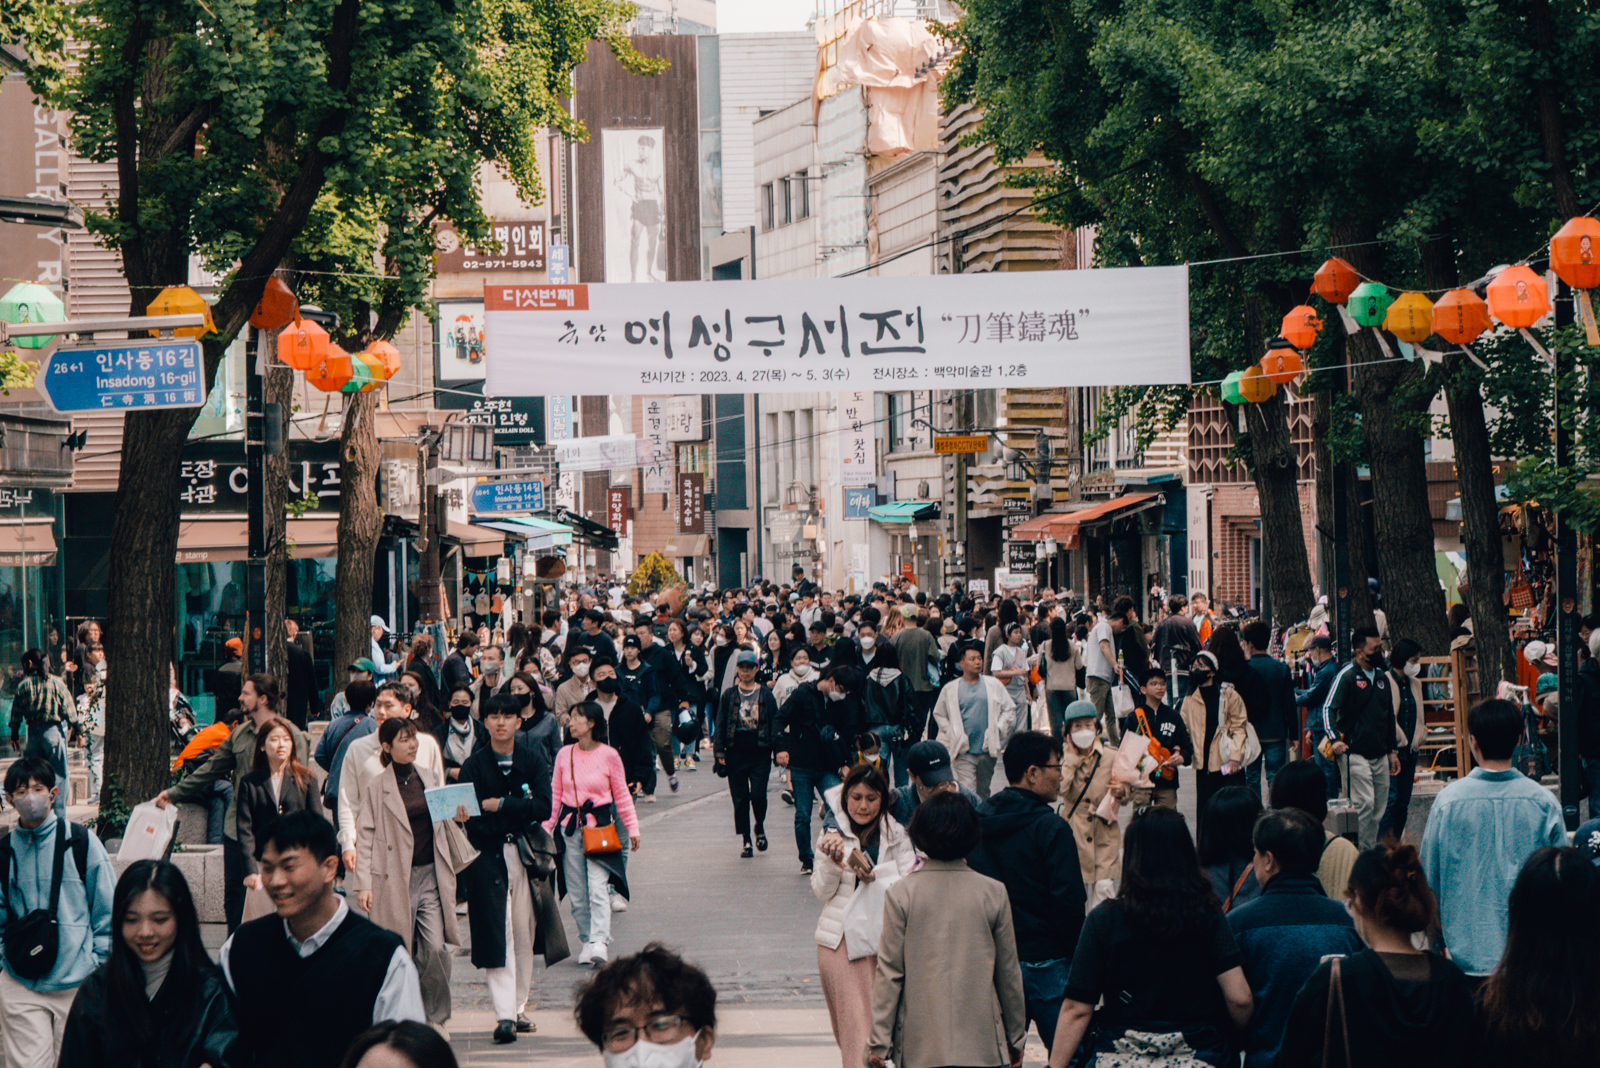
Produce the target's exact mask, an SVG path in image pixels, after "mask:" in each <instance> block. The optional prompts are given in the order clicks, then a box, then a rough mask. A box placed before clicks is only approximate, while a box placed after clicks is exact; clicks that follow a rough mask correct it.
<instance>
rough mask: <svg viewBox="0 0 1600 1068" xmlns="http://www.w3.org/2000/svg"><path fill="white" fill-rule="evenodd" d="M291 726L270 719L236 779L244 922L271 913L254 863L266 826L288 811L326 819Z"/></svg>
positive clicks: (315, 785) (280, 719) (258, 732)
mask: <svg viewBox="0 0 1600 1068" xmlns="http://www.w3.org/2000/svg"><path fill="white" fill-rule="evenodd" d="M294 731H295V729H294V727H293V726H291V725H290V723H289V721H288V720H286V719H284V718H283V717H282V716H273V717H272V718H271V719H269V720H267V724H266V726H265V727H263V728H261V730H259V731H257V732H256V757H255V763H254V764H252V765H251V767H250V774H248V775H246V776H245V777H244V778H243V779H240V780H239V796H238V798H237V799H236V800H237V802H238V823H239V852H240V853H241V854H243V856H244V872H245V875H244V885H245V888H246V889H247V890H248V891H250V893H251V898H252V900H247V901H246V902H245V919H247V920H249V919H255V918H256V917H257V916H265V915H266V914H267V913H269V912H271V911H272V903H271V902H270V901H268V900H266V892H265V891H264V890H262V888H261V866H260V864H259V863H257V861H256V837H257V835H259V834H260V833H261V832H262V831H263V830H265V829H266V827H267V824H269V823H271V822H272V821H273V820H275V819H277V818H278V817H279V816H286V815H288V814H289V813H291V812H315V813H316V814H317V815H319V816H322V817H323V818H324V819H326V818H327V814H326V813H325V812H324V811H323V809H322V796H321V793H320V792H319V791H318V789H317V780H316V776H314V775H312V774H311V769H309V768H307V767H306V766H305V765H304V764H302V763H300V761H299V760H298V759H296V757H295V755H294Z"/></svg>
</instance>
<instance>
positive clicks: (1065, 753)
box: [1002, 647, 1128, 905]
mask: <svg viewBox="0 0 1600 1068" xmlns="http://www.w3.org/2000/svg"><path fill="white" fill-rule="evenodd" d="M1002 648H1003V647H1002ZM1099 715H1100V710H1099V709H1097V708H1096V707H1095V706H1094V702H1093V701H1074V702H1072V703H1071V704H1070V705H1068V706H1067V708H1066V711H1065V712H1064V713H1063V714H1062V716H1063V723H1064V725H1065V728H1066V743H1065V745H1063V746H1062V754H1061V818H1062V819H1064V820H1066V821H1067V825H1068V826H1069V827H1071V828H1072V838H1073V840H1074V841H1075V842H1077V843H1078V863H1079V865H1080V866H1081V867H1082V868H1083V889H1084V892H1085V893H1086V894H1087V895H1088V897H1089V903H1090V904H1091V905H1095V904H1099V903H1100V902H1101V901H1104V900H1106V899H1107V898H1109V897H1111V896H1112V895H1113V894H1115V893H1116V892H1117V879H1118V878H1119V877H1120V876H1121V874H1122V869H1121V854H1122V824H1121V823H1118V822H1117V821H1116V820H1105V819H1101V818H1100V817H1099V816H1097V815H1095V809H1097V808H1099V807H1100V802H1102V801H1104V800H1105V796H1106V793H1107V792H1108V791H1110V790H1112V786H1111V765H1112V763H1113V761H1114V760H1115V757H1116V754H1115V753H1112V752H1108V751H1107V750H1106V747H1105V744H1104V743H1103V742H1101V741H1100V731H1099V729H1098V728H1097V727H1096V726H1095V721H1096V719H1097V717H1098V716H1099ZM1116 792H1117V795H1118V799H1119V800H1121V799H1122V798H1125V797H1126V796H1127V793H1128V788H1127V787H1126V786H1119V787H1116Z"/></svg>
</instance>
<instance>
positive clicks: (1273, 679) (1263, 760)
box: [1239, 619, 1298, 794]
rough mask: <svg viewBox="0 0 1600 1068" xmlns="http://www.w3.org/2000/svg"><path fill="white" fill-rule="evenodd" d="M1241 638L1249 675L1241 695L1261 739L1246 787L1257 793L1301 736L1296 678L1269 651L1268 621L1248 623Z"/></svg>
mask: <svg viewBox="0 0 1600 1068" xmlns="http://www.w3.org/2000/svg"><path fill="white" fill-rule="evenodd" d="M1240 637H1241V638H1242V639H1243V644H1244V653H1245V656H1247V657H1249V659H1248V660H1246V661H1245V669H1246V670H1247V671H1248V672H1249V679H1248V682H1249V683H1250V685H1249V686H1248V687H1247V686H1246V685H1245V684H1244V683H1240V685H1239V696H1240V697H1242V698H1244V710H1245V714H1246V715H1247V716H1248V717H1249V718H1250V722H1251V723H1252V724H1254V725H1255V728H1256V737H1257V738H1259V739H1260V740H1261V756H1260V757H1259V758H1257V759H1256V760H1255V761H1254V762H1252V763H1250V764H1248V765H1246V766H1245V769H1244V781H1245V785H1247V786H1249V787H1250V789H1252V790H1254V791H1255V792H1256V793H1258V794H1259V793H1260V792H1261V784H1262V780H1263V779H1265V780H1266V781H1267V783H1269V784H1270V783H1271V782H1272V777H1273V776H1274V775H1276V774H1278V769H1279V768H1281V767H1283V765H1284V762H1285V761H1287V760H1288V759H1289V739H1290V738H1292V737H1294V736H1295V735H1296V734H1297V733H1298V730H1297V728H1298V724H1297V723H1296V719H1297V717H1296V716H1295V711H1294V709H1295V704H1294V677H1293V676H1292V675H1290V674H1289V666H1288V665H1287V664H1285V663H1284V662H1283V661H1281V660H1275V659H1273V657H1272V656H1271V655H1270V654H1269V653H1268V652H1267V648H1268V646H1270V645H1271V644H1272V628H1271V627H1270V626H1269V625H1268V624H1267V623H1266V621H1265V620H1260V619H1256V620H1251V621H1250V622H1249V623H1246V624H1245V626H1244V630H1243V632H1242V633H1241V635H1240Z"/></svg>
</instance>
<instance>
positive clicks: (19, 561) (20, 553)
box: [0, 516, 56, 567]
mask: <svg viewBox="0 0 1600 1068" xmlns="http://www.w3.org/2000/svg"><path fill="white" fill-rule="evenodd" d="M55 562H56V532H55V528H54V526H53V525H52V523H51V521H50V520H48V519H46V518H44V517H42V516H41V517H39V518H37V519H21V520H18V519H11V520H6V521H3V522H0V567H49V566H50V565H51V564H53V563H55Z"/></svg>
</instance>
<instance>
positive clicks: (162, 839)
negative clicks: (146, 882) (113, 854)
mask: <svg viewBox="0 0 1600 1068" xmlns="http://www.w3.org/2000/svg"><path fill="white" fill-rule="evenodd" d="M177 826H178V808H177V806H176V805H168V806H167V807H166V808H162V807H160V806H159V805H157V804H156V803H155V802H154V801H146V802H144V803H142V804H138V805H134V806H133V811H132V812H131V813H129V814H128V829H127V830H125V831H123V832H122V848H121V849H119V850H117V859H118V860H121V861H127V862H129V863H131V862H133V861H135V860H160V859H161V858H162V857H164V856H166V854H167V843H168V842H170V841H172V835H173V832H174V831H175V830H176V829H177Z"/></svg>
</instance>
